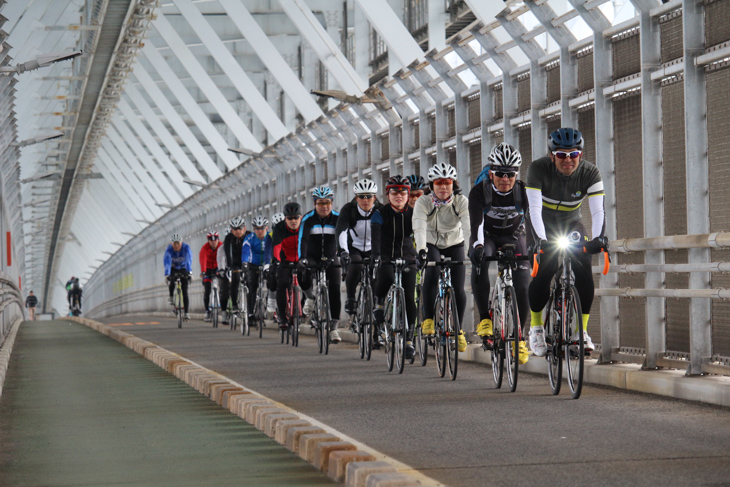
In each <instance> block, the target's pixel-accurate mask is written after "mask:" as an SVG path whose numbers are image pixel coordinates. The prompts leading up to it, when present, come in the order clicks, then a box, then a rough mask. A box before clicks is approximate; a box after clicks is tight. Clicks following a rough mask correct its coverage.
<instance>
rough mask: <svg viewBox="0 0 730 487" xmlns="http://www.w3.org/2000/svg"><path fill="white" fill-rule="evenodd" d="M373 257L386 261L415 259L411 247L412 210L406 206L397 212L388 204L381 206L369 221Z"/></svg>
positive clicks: (413, 249)
mask: <svg viewBox="0 0 730 487" xmlns="http://www.w3.org/2000/svg"><path fill="white" fill-rule="evenodd" d="M370 226H371V229H372V235H373V237H372V238H373V246H372V253H371V255H372V256H373V257H381V258H383V259H387V260H393V259H399V258H400V259H406V260H414V259H415V258H416V247H415V245H413V209H412V208H411V207H410V206H408V205H406V207H405V208H404V210H403V211H398V210H396V209H395V208H393V207H392V206H391V205H390V204H387V205H383V206H381V207H380V208H379V209H378V210H377V211H376V212H375V213H373V218H372V219H371V220H370Z"/></svg>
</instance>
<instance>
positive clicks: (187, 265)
mask: <svg viewBox="0 0 730 487" xmlns="http://www.w3.org/2000/svg"><path fill="white" fill-rule="evenodd" d="M170 242H171V243H170V244H169V245H168V246H167V249H165V256H164V258H163V259H162V261H163V263H164V265H165V279H166V280H167V284H168V287H169V288H170V300H169V301H170V304H172V293H173V292H174V291H175V281H176V280H177V278H178V277H179V278H180V283H181V284H182V292H183V306H184V307H185V319H186V320H189V319H190V315H188V306H189V305H190V300H189V299H188V283H189V282H190V280H191V279H192V278H193V253H192V252H191V250H190V246H188V244H186V243H184V242H183V241H182V237H181V236H180V234H177V233H176V234H173V236H172V237H170Z"/></svg>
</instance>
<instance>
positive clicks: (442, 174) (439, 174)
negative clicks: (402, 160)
mask: <svg viewBox="0 0 730 487" xmlns="http://www.w3.org/2000/svg"><path fill="white" fill-rule="evenodd" d="M437 179H453V180H454V181H456V168H455V167H454V166H452V165H451V164H447V163H445V162H437V163H436V164H435V165H434V166H433V167H431V169H429V170H428V180H429V181H435V180H437Z"/></svg>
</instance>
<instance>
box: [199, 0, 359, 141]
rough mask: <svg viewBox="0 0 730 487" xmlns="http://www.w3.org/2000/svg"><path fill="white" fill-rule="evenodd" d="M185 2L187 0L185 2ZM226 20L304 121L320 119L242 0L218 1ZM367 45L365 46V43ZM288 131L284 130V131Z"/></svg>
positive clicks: (312, 104) (315, 108)
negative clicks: (241, 36)
mask: <svg viewBox="0 0 730 487" xmlns="http://www.w3.org/2000/svg"><path fill="white" fill-rule="evenodd" d="M186 1H189V0H186ZM218 3H220V4H221V6H222V7H223V9H224V10H225V11H226V13H227V14H228V17H229V18H230V19H231V21H233V23H234V24H235V25H236V27H237V28H238V30H239V31H241V34H243V36H244V37H245V38H246V39H247V40H248V41H249V43H250V44H251V47H252V48H253V49H254V51H256V54H257V55H258V57H259V59H261V61H262V62H263V63H264V65H265V66H266V68H267V69H268V70H269V72H271V74H272V75H273V76H274V78H276V81H277V82H278V83H279V86H281V87H282V89H283V90H284V91H285V92H286V94H287V95H288V96H289V98H290V99H291V101H292V102H293V103H294V106H296V107H297V110H299V113H301V114H302V117H304V121H305V122H311V121H312V120H315V119H317V118H319V117H320V116H322V110H320V108H319V105H317V103H316V102H315V101H314V99H313V98H312V97H311V95H310V94H309V92H308V91H307V89H306V88H305V87H304V85H303V84H302V82H301V81H299V78H298V77H297V76H296V75H295V74H294V72H293V71H292V69H291V67H289V65H288V64H287V62H286V61H285V60H284V57H283V56H282V55H281V54H280V53H279V51H278V50H277V49H276V47H275V46H274V44H273V42H271V40H270V39H269V37H268V36H267V35H266V33H265V32H264V31H263V29H261V27H260V26H259V24H258V23H257V22H256V20H255V19H254V18H253V16H252V15H251V14H250V13H249V11H248V9H247V8H246V6H245V5H244V4H243V2H242V0H218ZM366 45H367V43H366ZM287 132H288V131H287Z"/></svg>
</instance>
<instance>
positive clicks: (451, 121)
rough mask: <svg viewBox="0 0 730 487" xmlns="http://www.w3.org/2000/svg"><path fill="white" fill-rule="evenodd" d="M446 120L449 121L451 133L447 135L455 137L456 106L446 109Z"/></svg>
mask: <svg viewBox="0 0 730 487" xmlns="http://www.w3.org/2000/svg"><path fill="white" fill-rule="evenodd" d="M446 119H447V120H448V121H449V131H448V133H447V135H448V136H449V137H453V136H454V135H456V115H455V114H454V105H451V106H448V107H446Z"/></svg>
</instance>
